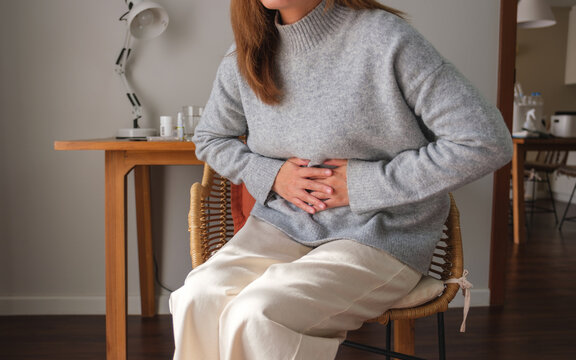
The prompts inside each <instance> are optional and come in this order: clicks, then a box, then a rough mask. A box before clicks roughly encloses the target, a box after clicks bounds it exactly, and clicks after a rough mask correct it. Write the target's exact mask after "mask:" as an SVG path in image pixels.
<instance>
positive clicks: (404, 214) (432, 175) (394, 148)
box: [194, 2, 512, 273]
mask: <svg viewBox="0 0 576 360" xmlns="http://www.w3.org/2000/svg"><path fill="white" fill-rule="evenodd" d="M277 28H278V31H279V34H280V51H279V55H278V58H277V63H278V74H279V77H280V83H281V87H282V90H283V91H284V93H285V96H284V98H283V100H282V102H281V104H280V105H274V106H271V105H266V104H264V103H262V102H261V101H259V99H258V98H257V97H256V96H255V94H254V93H253V91H252V90H251V89H250V87H249V86H248V85H247V83H246V82H245V81H244V79H243V78H242V76H241V75H240V74H239V71H238V68H237V64H236V58H235V55H234V53H233V52H231V54H230V55H228V56H226V57H225V58H224V59H223V61H222V63H221V65H220V67H219V70H218V73H217V77H216V80H215V82H214V87H213V90H212V94H211V96H210V99H209V101H208V103H207V105H206V108H205V111H204V114H203V116H202V120H201V123H200V125H199V126H198V127H197V129H196V134H195V136H194V142H195V143H196V146H197V150H196V153H197V156H198V158H199V159H201V160H204V161H206V162H207V163H208V164H210V166H212V167H213V168H214V169H215V170H216V171H217V172H218V173H220V174H221V175H223V176H225V177H227V178H229V179H230V180H231V181H232V182H234V183H240V182H244V183H245V184H246V187H247V189H248V191H249V192H250V193H251V194H252V195H253V196H254V197H255V199H256V205H255V207H254V209H253V210H252V215H253V216H255V217H257V218H260V219H262V220H264V221H266V222H268V223H270V224H272V225H273V226H275V227H277V228H278V229H280V230H282V231H284V232H285V233H286V234H288V235H289V236H290V237H292V238H293V239H294V240H295V241H298V242H300V243H303V244H306V245H309V246H318V245H320V244H322V243H325V242H328V241H331V240H334V239H344V238H345V239H352V240H355V241H358V242H360V243H363V244H367V245H370V246H373V247H376V248H379V249H383V250H385V251H387V252H389V253H390V254H392V255H393V256H395V257H396V258H398V259H399V260H401V261H402V262H404V263H406V264H408V265H410V266H411V267H413V268H414V269H416V270H418V271H420V272H422V273H426V272H427V269H428V267H429V264H430V261H431V256H432V252H433V250H434V247H435V245H436V243H437V241H438V239H439V238H440V236H441V230H442V226H443V223H444V221H445V219H446V216H447V214H448V210H449V200H448V195H447V194H448V192H449V191H452V190H454V189H456V188H458V187H460V186H462V185H464V184H466V183H469V182H471V181H473V180H475V179H478V178H480V177H482V176H484V175H486V174H488V173H490V172H492V171H494V170H496V169H498V168H500V167H501V166H503V165H504V164H506V163H507V162H508V161H509V160H510V158H511V152H512V142H511V138H510V134H509V132H508V130H507V128H506V126H505V125H504V122H503V121H502V118H501V116H500V114H499V112H498V111H497V109H495V108H494V107H493V106H492V105H490V104H489V103H487V102H486V101H485V100H484V99H483V98H482V96H481V95H480V94H479V93H478V91H477V90H476V89H475V88H474V87H473V86H472V85H471V84H470V83H469V82H468V81H467V80H466V79H465V78H464V77H463V76H462V75H461V74H460V73H459V72H458V71H457V70H456V69H455V68H454V66H452V65H451V64H450V63H448V62H447V61H446V60H445V59H444V58H443V57H442V56H441V55H439V54H438V53H437V51H436V50H435V49H434V48H433V47H432V46H431V45H430V44H429V43H428V42H427V41H426V40H425V39H424V38H423V37H422V36H421V35H420V34H419V33H418V32H417V31H415V30H414V29H413V28H412V27H411V26H410V25H409V24H407V23H406V22H405V21H404V20H402V19H400V18H398V17H396V16H394V15H392V14H390V13H388V12H385V11H383V10H353V9H349V8H346V7H341V6H335V7H334V8H332V9H330V10H329V11H327V12H326V11H324V2H322V3H321V4H320V5H319V6H318V7H317V8H316V9H315V10H313V11H312V12H311V13H309V14H308V15H307V16H306V17H304V18H303V19H301V20H300V21H298V22H297V23H294V24H291V25H277ZM247 133H248V134H249V135H248V140H247V144H246V145H245V144H243V143H242V142H240V141H238V140H237V138H238V136H239V135H243V134H247ZM290 157H299V158H303V159H309V160H311V161H312V163H313V164H321V163H322V162H323V161H324V160H326V159H341V158H342V159H349V163H348V170H347V177H348V192H349V198H350V206H346V207H339V208H334V209H329V210H325V211H321V212H318V213H317V214H315V215H310V214H308V213H306V212H304V211H302V210H300V209H298V208H297V207H296V206H294V205H292V204H291V203H289V202H288V201H286V200H284V199H283V198H281V197H280V196H278V195H277V194H275V193H274V192H272V190H271V188H272V185H273V183H274V179H275V177H276V174H277V173H278V170H279V169H280V167H281V166H282V164H283V163H284V161H285V160H286V159H287V158H290Z"/></svg>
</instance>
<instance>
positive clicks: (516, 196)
mask: <svg viewBox="0 0 576 360" xmlns="http://www.w3.org/2000/svg"><path fill="white" fill-rule="evenodd" d="M525 156H526V151H525V150H524V148H523V147H522V146H520V145H518V144H516V143H514V156H513V157H512V201H513V207H512V213H513V219H514V243H515V244H520V243H523V242H524V241H525V240H526V218H525V214H524V211H525V208H524V158H525Z"/></svg>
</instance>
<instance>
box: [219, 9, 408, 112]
mask: <svg viewBox="0 0 576 360" xmlns="http://www.w3.org/2000/svg"><path fill="white" fill-rule="evenodd" d="M334 4H339V5H342V6H346V7H349V8H352V9H381V10H385V11H388V12H390V13H392V14H395V15H397V16H400V17H403V15H404V14H403V13H402V12H400V11H398V10H396V9H393V8H390V7H388V6H385V5H382V4H380V3H379V2H378V1H376V0H326V8H330V7H332V6H334ZM275 16H276V10H270V9H267V8H265V7H264V5H262V3H261V2H260V0H232V1H231V2H230V18H231V23H232V30H233V31H234V39H235V41H236V57H237V61H238V67H239V69H240V73H241V74H242V76H243V77H244V79H246V81H247V82H248V85H250V87H251V88H252V90H253V91H254V92H255V93H256V95H257V96H258V97H259V98H260V100H262V101H263V102H264V103H266V104H270V105H273V104H278V103H280V101H281V98H282V90H281V89H280V87H279V85H278V83H277V79H276V75H275V66H274V65H275V57H276V50H277V47H278V30H277V29H276V26H275V24H274V18H275Z"/></svg>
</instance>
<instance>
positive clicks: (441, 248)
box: [188, 165, 471, 359]
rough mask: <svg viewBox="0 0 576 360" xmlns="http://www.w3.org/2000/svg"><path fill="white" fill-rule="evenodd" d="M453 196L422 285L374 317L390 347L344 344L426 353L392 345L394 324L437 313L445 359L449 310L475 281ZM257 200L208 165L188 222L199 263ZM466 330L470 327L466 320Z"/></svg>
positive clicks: (382, 351) (386, 351) (397, 342)
mask: <svg viewBox="0 0 576 360" xmlns="http://www.w3.org/2000/svg"><path fill="white" fill-rule="evenodd" d="M450 200H451V207H450V214H449V216H448V219H447V220H446V225H445V231H444V236H443V238H442V239H440V241H439V243H438V246H437V247H436V251H435V253H434V260H433V262H432V265H431V267H430V269H429V274H428V276H424V277H423V278H422V280H421V281H420V283H419V284H418V285H417V286H416V288H415V289H414V290H413V291H412V292H411V293H410V294H408V295H407V296H406V298H404V299H402V301H400V302H399V303H398V304H396V305H395V306H394V308H393V309H390V310H388V311H386V312H385V313H384V314H382V315H381V316H379V317H378V318H376V319H373V320H371V322H379V323H381V324H383V325H386V326H387V331H386V348H377V347H373V346H368V345H363V344H358V343H353V342H350V341H345V342H344V345H347V346H351V347H355V348H358V349H361V350H366V351H370V352H374V353H378V354H382V355H386V358H387V359H390V358H391V357H392V358H397V359H420V358H418V357H414V356H411V355H409V354H402V353H399V352H395V351H392V350H390V349H391V348H392V347H391V332H392V328H391V324H392V322H393V321H395V320H399V321H400V324H402V325H403V326H408V327H412V329H413V327H414V320H415V319H417V318H421V317H426V316H431V315H434V314H437V317H438V351H439V356H440V359H445V342H444V317H443V314H444V312H445V311H446V310H447V309H448V304H449V303H450V301H452V299H453V298H454V297H455V296H456V294H457V292H458V290H459V288H462V289H463V292H465V293H466V292H467V288H469V287H471V284H470V283H468V282H467V281H466V279H465V275H466V273H465V272H464V270H463V252H462V238H461V233H460V223H459V212H458V209H457V207H456V204H455V202H454V199H453V198H452V196H451V195H450ZM253 201H254V200H253V199H252V198H251V197H250V196H249V194H248V193H247V192H246V191H245V188H244V187H243V186H236V185H233V184H231V183H230V182H229V181H228V180H227V179H225V178H223V177H221V176H220V175H218V174H217V173H215V172H214V171H213V170H212V169H211V168H210V167H209V166H208V165H205V167H204V175H203V178H202V182H201V183H195V184H193V185H192V188H191V190H190V212H189V214H188V222H189V231H190V255H191V259H192V266H193V267H196V266H198V265H200V264H202V263H204V262H205V261H206V260H207V259H208V258H210V256H212V255H213V254H214V253H215V252H216V251H218V249H220V248H221V247H222V246H223V245H224V244H226V242H227V241H228V240H229V239H230V238H231V237H232V236H233V234H234V232H235V227H236V230H238V229H239V228H240V227H241V225H243V222H244V221H245V219H246V217H247V216H248V215H247V214H249V209H250V208H251V206H252V205H253ZM243 206H244V208H243ZM235 222H236V224H235ZM467 295H469V293H467ZM467 300H468V299H467ZM467 303H468V302H467ZM467 306H468V304H467V305H466V306H465V311H464V321H465V319H466V312H467ZM461 331H464V322H463V326H462V328H461ZM406 340H410V339H400V338H397V337H395V339H394V349H395V350H398V351H407V352H412V350H413V343H412V344H405V343H403V342H404V341H406ZM403 349H407V350H403Z"/></svg>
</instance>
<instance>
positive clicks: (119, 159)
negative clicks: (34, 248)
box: [54, 139, 203, 360]
mask: <svg viewBox="0 0 576 360" xmlns="http://www.w3.org/2000/svg"><path fill="white" fill-rule="evenodd" d="M54 148H55V149H56V150H104V152H105V190H106V195H105V209H106V216H105V219H106V225H105V226H106V233H105V237H106V239H105V242H106V344H107V346H106V358H107V359H109V360H112V359H114V360H125V359H126V310H127V302H126V299H127V298H126V175H128V173H130V172H131V171H132V169H134V184H135V185H134V187H135V192H136V197H135V200H136V222H137V231H138V262H139V271H140V296H141V305H142V316H145V317H152V316H154V315H155V314H156V301H155V294H154V263H153V252H152V228H151V221H150V165H202V164H203V163H202V162H201V161H199V160H198V159H197V158H196V156H195V153H194V150H195V146H194V143H191V142H176V141H170V142H165V141H158V142H147V141H129V140H116V139H98V140H77V141H56V142H55V143H54Z"/></svg>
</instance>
